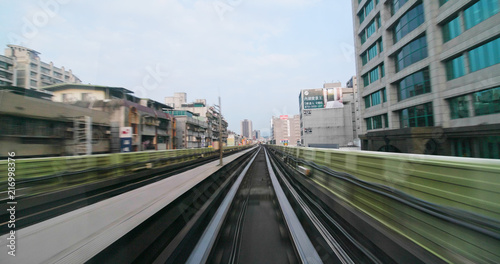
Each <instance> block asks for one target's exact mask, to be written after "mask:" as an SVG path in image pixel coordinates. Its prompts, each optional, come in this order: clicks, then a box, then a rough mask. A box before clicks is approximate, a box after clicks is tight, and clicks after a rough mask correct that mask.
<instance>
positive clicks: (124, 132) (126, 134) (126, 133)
mask: <svg viewBox="0 0 500 264" xmlns="http://www.w3.org/2000/svg"><path fill="white" fill-rule="evenodd" d="M131 137H132V127H120V138H131Z"/></svg>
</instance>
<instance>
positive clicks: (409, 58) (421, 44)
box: [396, 36, 427, 72]
mask: <svg viewBox="0 0 500 264" xmlns="http://www.w3.org/2000/svg"><path fill="white" fill-rule="evenodd" d="M424 58H427V38H426V36H422V37H420V38H418V39H415V40H414V41H412V42H410V43H408V44H407V45H406V46H404V47H403V48H402V49H401V50H400V51H399V52H397V53H396V72H398V71H400V70H402V69H404V68H406V67H408V66H409V65H411V64H413V63H415V62H417V61H420V60H422V59H424Z"/></svg>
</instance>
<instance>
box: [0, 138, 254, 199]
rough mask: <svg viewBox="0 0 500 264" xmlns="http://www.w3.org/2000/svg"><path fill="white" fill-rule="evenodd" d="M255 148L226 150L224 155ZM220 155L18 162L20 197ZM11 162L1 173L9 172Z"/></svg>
mask: <svg viewBox="0 0 500 264" xmlns="http://www.w3.org/2000/svg"><path fill="white" fill-rule="evenodd" d="M248 147H251V146H237V147H226V148H224V153H230V152H234V151H239V150H242V149H246V148H248ZM218 154H219V152H218V151H214V150H213V149H212V148H197V149H179V150H163V151H143V152H130V153H114V154H100V155H86V156H65V157H50V158H32V159H22V158H21V159H16V161H15V166H16V177H15V180H16V189H17V190H18V193H17V195H16V196H17V197H18V198H20V197H23V196H30V195H35V194H40V193H46V192H48V191H51V192H52V191H56V190H61V189H66V188H69V187H75V186H79V185H83V184H88V183H92V182H95V181H101V180H106V179H113V178H117V177H121V176H123V175H127V174H130V173H133V172H136V171H138V170H143V169H152V168H161V167H165V166H168V165H172V164H178V163H182V162H187V161H192V160H196V159H199V158H201V157H215V156H217V155H218ZM7 166H8V164H7V160H2V161H0V170H3V171H7ZM7 183H8V182H7V177H6V175H5V176H4V177H0V189H2V190H7Z"/></svg>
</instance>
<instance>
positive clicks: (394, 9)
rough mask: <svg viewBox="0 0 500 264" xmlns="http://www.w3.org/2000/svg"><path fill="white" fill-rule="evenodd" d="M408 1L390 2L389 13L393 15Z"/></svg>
mask: <svg viewBox="0 0 500 264" xmlns="http://www.w3.org/2000/svg"><path fill="white" fill-rule="evenodd" d="M406 2H408V0H392V3H391V12H392V14H393V15H394V14H395V13H396V12H397V11H398V10H399V9H400V8H401V7H402V6H403V5H404V4H406Z"/></svg>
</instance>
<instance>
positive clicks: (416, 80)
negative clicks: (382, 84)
mask: <svg viewBox="0 0 500 264" xmlns="http://www.w3.org/2000/svg"><path fill="white" fill-rule="evenodd" d="M396 86H397V88H398V99H399V101H401V100H404V99H407V98H410V97H413V96H417V95H421V94H425V93H429V92H430V91H431V83H430V77H429V69H427V68H426V69H424V70H422V71H419V72H416V73H413V74H411V75H408V76H406V77H405V78H404V79H402V80H401V81H399V82H398V83H397V84H396Z"/></svg>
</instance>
